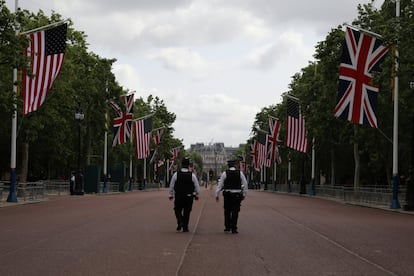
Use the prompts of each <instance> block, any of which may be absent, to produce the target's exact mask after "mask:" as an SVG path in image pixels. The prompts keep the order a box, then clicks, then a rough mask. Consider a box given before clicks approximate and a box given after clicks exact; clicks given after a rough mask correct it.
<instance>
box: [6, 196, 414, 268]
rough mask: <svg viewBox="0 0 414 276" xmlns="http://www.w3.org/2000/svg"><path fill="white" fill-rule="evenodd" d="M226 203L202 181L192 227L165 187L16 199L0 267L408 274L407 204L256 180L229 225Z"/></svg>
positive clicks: (413, 241) (411, 227) (411, 222)
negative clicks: (360, 202)
mask: <svg viewBox="0 0 414 276" xmlns="http://www.w3.org/2000/svg"><path fill="white" fill-rule="evenodd" d="M222 203H223V202H222V198H220V201H219V202H218V203H217V202H216V201H215V199H214V196H213V192H212V191H211V190H204V189H203V190H202V192H201V195H200V200H198V201H195V202H194V205H193V211H192V213H191V219H190V232H188V233H183V232H177V231H176V230H175V227H176V225H175V218H174V214H173V203H172V202H171V201H169V200H168V196H167V191H166V190H154V191H148V192H128V193H121V194H107V195H105V196H101V195H84V196H52V197H49V198H48V199H47V200H45V201H42V202H38V204H20V203H17V204H16V203H14V204H15V205H12V206H11V207H8V208H0V244H1V247H0V260H1V265H0V275H151V276H152V275H168V276H169V275H180V276H187V275H197V276H198V275H201V276H202V275H217V276H221V275H223V276H232V275H242V276H244V275H246V276H251V275H307V276H308V275H317V276H319V275H346V276H349V275H373V276H374V275H375V276H381V275H401V276H404V275H407V276H408V275H413V271H414V262H413V257H412V256H413V255H414V254H413V253H414V235H413V231H414V219H413V217H412V215H411V214H406V213H402V212H395V211H389V210H382V209H378V208H366V207H362V206H355V205H349V204H343V203H340V202H335V201H330V200H325V199H321V198H316V197H309V196H299V195H292V194H280V193H268V192H263V191H256V190H254V191H249V193H248V196H247V198H246V200H245V201H243V203H242V207H241V212H240V218H239V234H226V233H224V232H223V228H224V227H223V208H222ZM9 206H10V205H9Z"/></svg>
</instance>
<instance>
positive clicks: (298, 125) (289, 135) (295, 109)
mask: <svg viewBox="0 0 414 276" xmlns="http://www.w3.org/2000/svg"><path fill="white" fill-rule="evenodd" d="M286 121H287V127H286V146H287V147H288V148H291V149H294V150H297V151H300V152H304V153H307V152H308V149H309V145H308V138H307V131H306V128H305V118H304V117H303V116H302V113H301V112H300V106H299V102H298V101H296V100H294V99H292V98H290V97H287V119H286Z"/></svg>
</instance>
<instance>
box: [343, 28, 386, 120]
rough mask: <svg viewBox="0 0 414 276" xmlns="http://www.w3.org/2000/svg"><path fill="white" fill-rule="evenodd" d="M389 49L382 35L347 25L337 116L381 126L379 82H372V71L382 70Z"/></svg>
mask: <svg viewBox="0 0 414 276" xmlns="http://www.w3.org/2000/svg"><path fill="white" fill-rule="evenodd" d="M387 52H388V48H387V47H385V46H383V45H382V41H381V40H380V39H378V38H375V37H373V36H371V35H368V34H366V33H362V32H360V31H357V30H354V29H352V28H350V27H347V28H346V32H345V43H344V46H343V51H342V62H341V65H340V68H339V87H338V100H337V104H336V107H335V117H337V118H341V119H345V120H348V121H351V122H353V123H356V124H361V125H367V126H370V127H374V128H376V127H377V126H378V124H377V116H376V109H377V94H378V86H374V85H373V84H372V79H373V76H372V72H374V71H377V72H378V71H380V64H381V62H382V61H383V59H384V57H385V55H386V54H387Z"/></svg>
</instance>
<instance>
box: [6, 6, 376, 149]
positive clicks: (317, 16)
mask: <svg viewBox="0 0 414 276" xmlns="http://www.w3.org/2000/svg"><path fill="white" fill-rule="evenodd" d="M369 2H370V0H312V1H310V0H286V1H281V0H118V1H112V0H87V1H85V0H70V1H59V0H19V6H20V7H21V8H22V9H28V10H31V11H34V12H37V11H38V10H39V9H41V10H43V11H44V12H45V14H47V15H49V14H50V11H51V10H54V11H55V12H57V13H59V14H61V15H62V16H63V17H64V18H71V19H72V21H73V23H74V28H75V29H76V30H79V31H84V32H85V34H86V35H87V36H88V37H87V42H88V43H89V51H91V52H94V53H96V54H98V55H99V56H101V57H102V58H115V59H117V62H116V63H115V64H114V66H113V72H114V74H115V75H116V78H117V81H118V82H119V84H120V85H121V86H123V87H124V89H126V90H131V91H136V94H135V97H144V98H146V97H147V96H148V95H149V94H152V95H154V96H158V97H159V98H161V99H163V100H164V102H165V104H166V105H167V108H168V110H169V111H170V112H174V113H175V114H176V116H177V119H176V122H175V123H174V124H173V127H174V128H175V132H174V136H175V137H176V138H179V139H182V140H183V143H184V145H185V146H186V148H188V147H190V144H194V143H197V142H203V143H205V144H208V143H210V142H213V143H214V142H223V143H224V144H225V146H234V147H237V146H238V145H239V144H240V143H245V142H246V140H247V139H248V138H249V135H250V130H251V127H252V125H253V121H254V118H255V115H256V113H258V112H260V110H261V109H262V108H263V107H267V106H269V105H272V104H277V103H280V102H282V98H281V94H282V93H283V92H286V91H287V90H288V85H289V83H290V82H291V77H292V76H293V75H294V74H295V73H297V72H300V70H301V68H303V67H306V66H307V65H308V63H309V61H313V54H314V49H315V46H316V44H317V43H318V42H319V41H323V40H324V39H325V37H326V35H327V34H328V33H329V31H330V30H331V29H332V28H335V27H337V26H338V25H341V24H342V23H344V22H347V23H351V22H352V20H353V19H355V18H356V17H357V5H358V4H365V3H369ZM382 3H383V0H377V1H376V6H377V7H380V5H381V4H382ZM6 5H7V7H8V8H9V9H10V10H11V11H14V9H15V1H14V0H7V1H6ZM332 93H336V91H332Z"/></svg>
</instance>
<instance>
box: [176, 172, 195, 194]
mask: <svg viewBox="0 0 414 276" xmlns="http://www.w3.org/2000/svg"><path fill="white" fill-rule="evenodd" d="M192 176H193V173H192V172H183V171H177V181H176V182H175V186H174V191H175V194H176V195H189V194H193V192H194V183H193V179H192Z"/></svg>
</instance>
